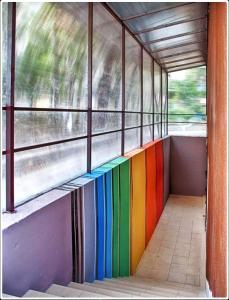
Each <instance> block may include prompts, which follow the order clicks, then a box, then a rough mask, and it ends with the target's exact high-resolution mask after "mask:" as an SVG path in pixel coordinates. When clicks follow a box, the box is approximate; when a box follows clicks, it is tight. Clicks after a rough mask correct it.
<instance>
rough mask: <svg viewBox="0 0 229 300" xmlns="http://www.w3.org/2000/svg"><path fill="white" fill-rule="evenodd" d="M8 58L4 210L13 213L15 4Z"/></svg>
mask: <svg viewBox="0 0 229 300" xmlns="http://www.w3.org/2000/svg"><path fill="white" fill-rule="evenodd" d="M8 8H9V9H8V46H7V48H8V49H7V51H8V57H9V58H10V62H9V64H10V65H9V66H8V67H9V72H10V77H9V78H10V82H9V86H8V92H9V93H8V96H9V101H8V103H7V105H6V210H7V211H9V212H14V211H15V210H14V83H15V38H16V3H15V2H14V3H9V4H8Z"/></svg>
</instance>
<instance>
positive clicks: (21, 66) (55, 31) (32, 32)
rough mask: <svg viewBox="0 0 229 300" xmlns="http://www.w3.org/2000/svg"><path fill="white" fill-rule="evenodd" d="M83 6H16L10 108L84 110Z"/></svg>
mask: <svg viewBox="0 0 229 300" xmlns="http://www.w3.org/2000/svg"><path fill="white" fill-rule="evenodd" d="M87 15H88V14H87V3H82V2H81V3H70V2H69V3H65V2H53V3H50V2H39V3H26V2H25V3H23V2H20V3H19V2H18V3H17V19H16V23H17V27H16V29H17V30H16V74H15V77H16V78H15V80H16V81H15V103H16V105H17V106H32V107H68V108H86V107H87V80H88V79H87V39H88V36H87V19H88V18H87Z"/></svg>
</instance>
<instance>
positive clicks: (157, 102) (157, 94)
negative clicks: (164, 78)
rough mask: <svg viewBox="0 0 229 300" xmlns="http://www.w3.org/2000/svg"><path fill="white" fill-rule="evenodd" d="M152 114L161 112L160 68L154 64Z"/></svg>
mask: <svg viewBox="0 0 229 300" xmlns="http://www.w3.org/2000/svg"><path fill="white" fill-rule="evenodd" d="M154 112H155V113H160V112H161V68H160V66H159V65H158V64H157V63H155V62H154Z"/></svg>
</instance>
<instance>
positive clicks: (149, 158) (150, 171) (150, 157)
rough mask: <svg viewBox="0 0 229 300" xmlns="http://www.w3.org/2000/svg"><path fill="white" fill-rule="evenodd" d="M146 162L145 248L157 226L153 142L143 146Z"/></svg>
mask: <svg viewBox="0 0 229 300" xmlns="http://www.w3.org/2000/svg"><path fill="white" fill-rule="evenodd" d="M143 148H144V149H145V161H146V246H147V244H148V242H149V241H150V239H151V237H152V234H153V232H154V229H155V227H156V224H157V193H156V151H155V142H151V143H148V144H146V145H144V146H143Z"/></svg>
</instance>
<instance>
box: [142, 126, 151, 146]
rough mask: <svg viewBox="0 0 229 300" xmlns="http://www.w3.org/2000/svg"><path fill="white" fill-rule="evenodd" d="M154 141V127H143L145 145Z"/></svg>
mask: <svg viewBox="0 0 229 300" xmlns="http://www.w3.org/2000/svg"><path fill="white" fill-rule="evenodd" d="M152 140H153V126H145V127H143V144H146V143H148V142H150V141H152Z"/></svg>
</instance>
